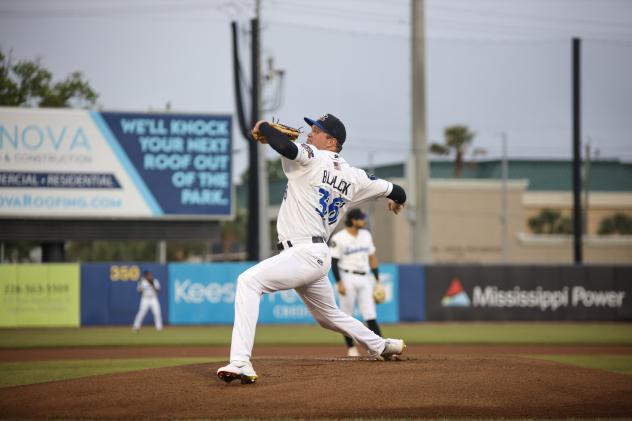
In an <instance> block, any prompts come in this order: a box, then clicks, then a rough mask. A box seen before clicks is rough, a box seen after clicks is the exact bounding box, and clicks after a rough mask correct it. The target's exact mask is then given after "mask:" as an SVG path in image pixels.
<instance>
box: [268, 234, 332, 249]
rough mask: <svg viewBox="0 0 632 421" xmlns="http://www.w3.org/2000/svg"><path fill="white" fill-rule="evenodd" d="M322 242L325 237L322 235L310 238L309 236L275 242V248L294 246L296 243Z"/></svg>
mask: <svg viewBox="0 0 632 421" xmlns="http://www.w3.org/2000/svg"><path fill="white" fill-rule="evenodd" d="M324 242H325V239H324V238H323V237H312V239H311V240H310V239H309V238H297V239H294V240H285V241H281V242H280V243H277V245H276V248H277V250H279V251H281V250H285V249H289V248H290V247H294V246H295V245H296V244H302V243H324Z"/></svg>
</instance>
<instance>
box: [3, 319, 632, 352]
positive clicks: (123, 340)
mask: <svg viewBox="0 0 632 421" xmlns="http://www.w3.org/2000/svg"><path fill="white" fill-rule="evenodd" d="M231 331H232V327H231V326H195V327H189V326H177V327H173V326H167V327H166V328H165V329H164V330H163V331H162V332H156V331H155V330H154V329H153V328H151V327H145V328H143V329H142V330H141V331H140V332H139V333H133V332H132V331H131V329H130V328H129V327H127V326H124V327H84V328H62V329H52V328H51V329H0V348H37V347H85V346H96V347H99V346H208V345H229V344H230V337H231ZM382 331H383V334H384V335H385V336H388V337H398V338H404V339H406V342H407V343H409V344H457V345H464V344H484V345H498V344H500V345H502V344H507V345H510V344H520V345H525V344H544V345H546V344H549V345H564V344H569V345H588V344H600V345H613V344H623V345H632V324H629V323H563V322H562V323H548V322H541V323H536V322H530V323H515V322H507V323H482V322H476V323H417V324H397V325H383V326H382ZM256 343H257V344H269V345H273V344H280V345H289V344H292V345H327V344H332V345H338V344H339V343H340V335H339V334H337V333H334V332H331V331H329V330H326V329H323V328H321V327H319V326H316V325H290V326H287V325H283V326H281V325H274V326H271V325H267V326H266V325H261V326H258V327H257V337H256Z"/></svg>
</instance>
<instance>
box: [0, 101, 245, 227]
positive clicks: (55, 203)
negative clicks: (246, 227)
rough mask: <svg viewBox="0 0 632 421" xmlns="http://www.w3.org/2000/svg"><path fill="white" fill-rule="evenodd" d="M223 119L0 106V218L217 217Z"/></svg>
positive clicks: (226, 134) (221, 207)
mask: <svg viewBox="0 0 632 421" xmlns="http://www.w3.org/2000/svg"><path fill="white" fill-rule="evenodd" d="M231 130H232V129H231V117H230V116H229V115H205V114H173V113H160V114H159V113H118V112H96V111H85V110H67V109H24V108H7V107H0V216H22V217H29V216H32V217H73V218H74V217H85V218H93V217H108V218H109V217H123V218H136V217H141V218H142V217H171V216H173V217H207V218H215V217H226V216H230V215H231V214H232V198H233V191H232V187H231V186H232V182H231V167H232V160H231V144H232V131H231Z"/></svg>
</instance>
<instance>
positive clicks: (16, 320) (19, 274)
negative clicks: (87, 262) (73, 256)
mask: <svg viewBox="0 0 632 421" xmlns="http://www.w3.org/2000/svg"><path fill="white" fill-rule="evenodd" d="M78 326H79V265H78V264H65V263H64V264H45V265H42V264H20V265H17V264H3V265H0V327H78Z"/></svg>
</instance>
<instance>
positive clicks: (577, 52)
mask: <svg viewBox="0 0 632 421" xmlns="http://www.w3.org/2000/svg"><path fill="white" fill-rule="evenodd" d="M572 60H573V85H572V87H573V114H572V115H573V240H574V241H573V245H574V251H575V253H574V261H575V264H582V261H583V257H582V254H583V253H582V251H583V250H582V202H581V191H582V179H581V40H580V39H579V38H573V59H572Z"/></svg>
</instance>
